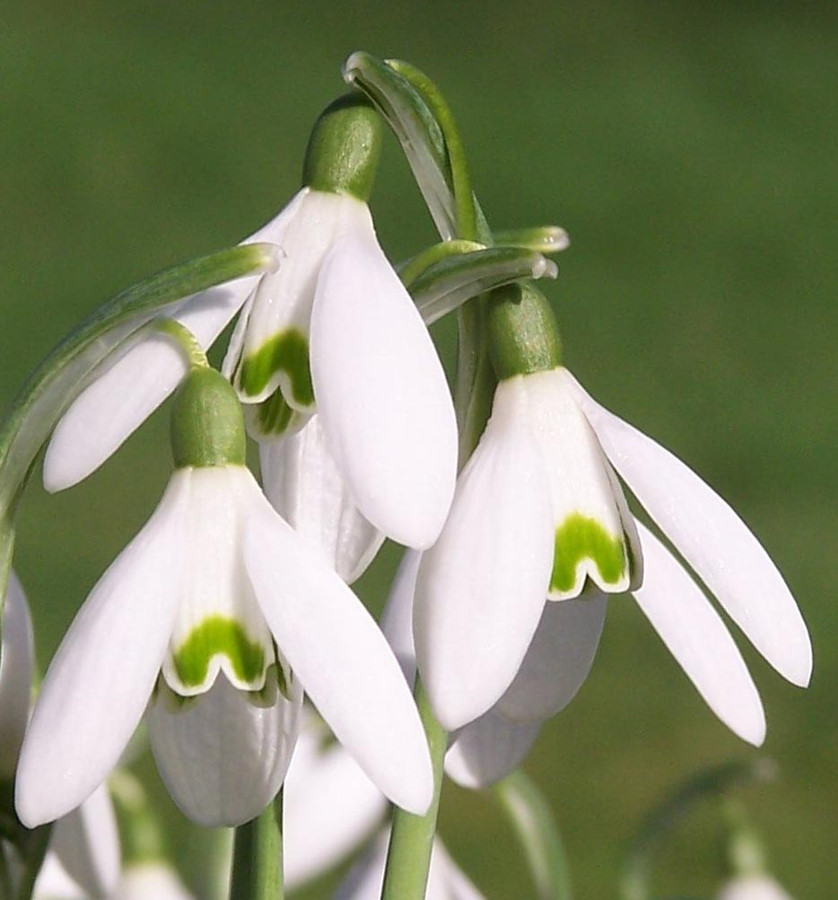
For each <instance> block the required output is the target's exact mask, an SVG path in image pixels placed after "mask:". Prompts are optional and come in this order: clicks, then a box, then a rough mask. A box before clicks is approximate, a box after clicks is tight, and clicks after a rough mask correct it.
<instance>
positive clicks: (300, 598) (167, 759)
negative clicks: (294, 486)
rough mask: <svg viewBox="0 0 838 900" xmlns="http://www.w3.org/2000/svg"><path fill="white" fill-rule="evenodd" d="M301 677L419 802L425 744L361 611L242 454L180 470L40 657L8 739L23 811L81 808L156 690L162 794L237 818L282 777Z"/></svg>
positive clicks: (217, 818)
mask: <svg viewBox="0 0 838 900" xmlns="http://www.w3.org/2000/svg"><path fill="white" fill-rule="evenodd" d="M303 687H304V688H305V690H306V692H308V693H309V695H310V696H311V698H312V700H313V702H314V703H315V704H316V705H317V707H318V709H319V710H320V712H321V714H322V715H323V717H324V718H325V719H326V720H327V721H328V723H329V724H330V726H331V728H332V729H333V731H334V732H335V734H336V735H337V736H338V738H339V739H340V740H341V741H342V743H343V744H344V746H345V747H347V749H348V750H349V751H350V752H351V753H352V754H353V755H354V756H355V757H356V759H357V760H358V762H359V764H360V765H361V766H362V768H364V770H365V771H366V772H367V773H368V774H369V775H370V777H371V778H372V780H373V781H374V782H375V783H376V784H377V785H378V787H379V788H380V789H381V790H382V791H383V792H384V793H385V794H386V795H387V796H388V797H390V798H391V799H392V800H393V801H394V802H396V803H398V804H399V805H401V806H404V807H405V808H407V809H409V810H411V811H413V812H418V813H423V812H424V811H425V809H426V808H427V805H428V803H429V801H430V797H431V793H432V774H431V766H430V758H429V754H428V749H427V743H426V741H425V737H424V733H423V731H422V727H421V724H420V722H419V717H418V714H417V712H416V709H415V706H414V705H413V701H412V698H411V696H410V692H409V690H408V687H407V685H406V683H405V681H404V678H403V676H402V674H401V672H400V671H399V669H398V665H397V663H396V661H395V659H394V658H393V655H392V653H391V652H390V650H389V648H388V646H387V644H386V641H385V639H384V637H383V636H382V635H381V633H380V631H379V630H378V628H377V627H376V625H375V622H374V621H373V619H372V618H371V617H370V616H369V614H368V613H367V612H366V610H365V609H364V608H363V606H362V605H361V604H360V602H359V601H358V600H357V598H356V597H355V595H354V594H352V592H351V591H350V589H349V588H348V587H346V585H345V584H344V583H343V582H342V581H341V579H340V578H339V577H338V576H337V575H336V574H335V572H334V571H333V570H332V569H331V568H329V567H328V566H327V565H326V564H325V563H324V562H323V561H322V559H321V557H320V555H319V554H318V553H317V552H315V551H313V550H312V549H310V548H309V547H308V546H307V545H306V543H305V542H304V541H303V540H302V539H301V538H300V537H299V536H298V535H297V534H296V533H295V532H294V531H293V529H292V528H291V527H290V526H289V525H287V523H285V522H284V521H283V520H282V519H281V518H280V517H279V516H278V515H277V513H276V512H275V511H274V510H273V508H272V507H271V506H270V504H269V503H268V501H267V500H266V499H265V497H264V495H263V494H262V492H261V491H260V490H259V488H258V486H257V484H256V482H255V480H254V479H253V477H252V476H251V475H250V473H249V471H248V470H247V469H246V468H244V467H243V466H237V465H232V464H231V465H218V466H207V467H198V468H192V467H189V466H187V467H184V468H180V469H178V470H176V472H175V474H174V475H173V476H172V478H171V481H170V483H169V486H168V488H167V490H166V493H165V494H164V496H163V498H162V500H161V501H160V504H159V505H158V507H157V510H156V511H155V513H154V514H153V515H152V517H151V519H150V520H149V522H148V523H147V524H146V526H145V527H144V528H143V529H142V531H141V532H140V533H139V534H138V535H137V537H136V538H135V539H134V540H133V541H132V542H131V543H130V544H129V545H128V547H127V548H126V549H125V550H124V551H123V552H122V554H120V556H119V557H118V558H117V559H116V561H115V562H114V563H113V564H112V565H111V567H110V568H109V569H108V571H107V572H106V573H105V575H104V576H103V577H102V578H101V580H100V581H99V583H98V584H97V585H96V587H95V588H94V589H93V591H92V593H91V595H90V596H89V597H88V599H87V601H86V602H85V604H84V606H83V607H82V609H81V610H80V612H79V614H78V615H77V617H76V619H75V621H74V623H73V625H72V626H71V628H70V630H69V631H68V633H67V635H66V636H65V638H64V640H63V641H62V644H61V646H60V647H59V649H58V651H57V653H56V655H55V658H54V659H53V662H52V664H51V666H50V669H49V671H48V673H47V676H46V678H45V681H44V686H43V690H42V692H41V696H40V699H39V701H38V703H37V705H36V708H35V711H34V714H33V717H32V721H31V723H30V726H29V729H28V731H27V734H26V738H25V741H24V745H23V749H22V751H21V758H20V765H19V769H18V781H17V798H16V802H17V809H18V813H19V815H20V818H21V820H22V821H24V823H26V824H27V825H29V826H30V827H31V826H34V825H36V824H39V823H41V822H45V821H49V820H51V819H55V818H58V817H59V816H61V815H62V814H63V813H65V812H66V811H67V810H69V809H71V808H73V807H74V806H77V805H78V804H79V803H80V802H81V801H82V800H83V799H84V798H85V797H86V796H87V795H89V794H90V793H91V791H93V790H94V789H95V787H96V786H97V785H98V784H100V783H101V782H102V780H103V779H104V778H105V777H106V775H107V774H108V772H109V771H110V770H111V769H112V768H113V766H114V765H115V764H116V762H117V760H118V758H119V755H120V753H121V752H122V750H123V748H124V747H125V745H126V743H127V741H128V739H129V738H130V736H131V734H132V732H133V731H134V729H135V727H136V725H137V723H138V722H139V720H140V718H141V717H142V715H143V711H144V709H145V706H146V704H147V702H148V701H149V698H153V702H152V712H151V721H150V727H151V739H152V747H153V749H154V751H155V755H156V758H157V762H158V766H159V767H160V769H161V773H162V775H163V777H164V779H165V780H166V782H167V784H168V786H169V788H170V789H171V791H172V793H173V796H174V797H175V800H176V801H177V802H178V803H179V804H180V806H181V807H182V808H183V809H184V811H185V812H186V814H187V815H189V816H191V817H192V818H194V819H196V820H197V821H199V822H201V823H204V824H229V825H234V824H238V823H241V822H243V821H246V820H247V819H250V818H252V817H254V816H255V815H257V814H258V813H259V812H260V811H261V810H262V808H263V807H264V806H265V805H266V804H267V803H268V802H269V801H270V800H271V799H272V797H273V796H274V794H275V793H276V791H277V789H278V787H279V785H280V783H281V781H282V778H283V776H284V774H285V770H286V768H287V764H288V756H289V754H290V751H291V749H292V747H293V740H294V737H295V733H296V727H297V715H298V711H299V706H300V702H301V697H302V688H303ZM155 688H156V690H155ZM179 706H180V707H182V708H181V709H180V710H178V709H177V707H179Z"/></svg>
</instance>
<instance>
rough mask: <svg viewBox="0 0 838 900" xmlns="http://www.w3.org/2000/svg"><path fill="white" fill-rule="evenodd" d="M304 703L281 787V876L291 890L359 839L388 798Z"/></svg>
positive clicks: (339, 859)
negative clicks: (283, 784) (296, 737)
mask: <svg viewBox="0 0 838 900" xmlns="http://www.w3.org/2000/svg"><path fill="white" fill-rule="evenodd" d="M328 737H329V736H328V734H327V732H326V729H325V728H324V726H323V724H322V723H321V722H320V721H318V720H317V718H316V716H315V715H314V714H313V713H311V712H310V711H309V710H308V709H307V708H306V707H304V708H303V719H302V727H301V729H300V737H299V740H298V741H297V747H296V749H295V750H294V757H293V759H292V761H291V766H290V767H289V769H288V774H287V776H286V778H285V786H284V788H283V801H282V802H283V810H284V816H285V828H284V830H283V835H282V844H283V866H284V880H285V887H286V889H287V890H294V889H295V888H297V887H299V886H300V885H302V884H304V883H305V882H307V881H309V880H310V879H312V878H315V877H317V876H318V875H321V874H322V873H323V872H326V871H327V870H329V869H331V868H333V867H334V866H336V865H338V864H339V863H340V862H342V861H343V860H344V859H345V858H346V857H347V856H349V854H350V853H352V852H353V851H354V850H356V849H357V848H358V847H360V846H361V844H363V843H364V842H365V841H366V840H367V838H369V836H370V835H371V834H372V832H373V831H374V830H375V828H376V826H377V825H379V824H380V823H381V821H382V819H383V818H384V814H385V812H386V810H387V802H386V801H385V799H384V796H383V795H382V793H381V792H380V791H379V790H378V788H377V787H376V786H375V785H374V784H373V783H372V782H371V781H370V780H369V778H368V777H367V776H366V775H365V774H364V772H363V771H362V769H361V768H360V767H359V766H358V764H357V763H356V762H355V760H354V759H352V757H351V756H350V755H349V754H348V753H347V752H346V751H345V750H344V749H343V747H341V746H340V744H335V743H330V742H329V741H328Z"/></svg>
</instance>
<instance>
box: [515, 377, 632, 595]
mask: <svg viewBox="0 0 838 900" xmlns="http://www.w3.org/2000/svg"><path fill="white" fill-rule="evenodd" d="M564 374H565V370H564V369H563V368H556V369H550V370H548V371H544V372H534V373H533V374H531V375H526V376H518V378H517V379H509V382H510V383H511V382H512V381H520V382H521V385H522V389H523V391H524V392H525V394H526V397H527V405H528V409H529V417H530V421H531V423H532V429H533V433H534V434H535V436H536V441H537V443H538V446H539V448H540V450H541V453H542V456H543V462H544V471H545V472H546V473H547V487H548V489H549V492H550V500H551V503H552V507H553V522H554V527H555V529H556V544H555V557H554V560H553V575H552V578H551V583H550V598H551V599H553V600H566V599H571V598H573V597H578V596H579V594H580V593H581V592H582V591H583V589H584V588H585V585H586V582H587V581H588V579H590V581H592V582H593V583H594V584H596V586H597V587H599V588H600V589H601V590H603V591H608V592H609V593H617V594H620V593H624V592H625V591H626V590H628V588H629V584H630V583H631V566H630V557H629V553H628V548H627V547H626V540H625V536H624V525H623V519H624V515H623V513H624V512H627V510H626V506H625V500H624V499H623V497H622V489H621V488H620V486H619V484H618V482H617V479H616V478H615V477H614V474H613V472H611V467H610V466H609V464H608V461H607V460H606V458H605V455H604V453H603V452H602V448H601V447H600V445H599V441H598V440H597V437H596V435H595V434H594V431H593V429H592V428H591V426H590V425H589V424H588V420H587V419H586V418H585V416H584V414H583V412H582V411H581V410H580V408H579V406H578V404H577V402H576V399H575V397H574V395H573V393H572V392H571V391H570V390H568V387H567V384H566V381H565V378H564ZM505 388H506V385H505V384H502V385H501V386H500V388H499V390H503V389H505ZM628 519H629V525H630V528H631V529H632V531H633V528H634V526H633V525H632V524H631V519H630V517H628Z"/></svg>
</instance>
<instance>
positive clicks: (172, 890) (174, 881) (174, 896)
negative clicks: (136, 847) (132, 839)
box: [109, 862, 194, 900]
mask: <svg viewBox="0 0 838 900" xmlns="http://www.w3.org/2000/svg"><path fill="white" fill-rule="evenodd" d="M151 898H153V900H194V898H193V896H192V894H190V893H189V891H187V890H186V888H185V887H184V886H183V883H182V882H181V880H180V878H178V875H177V872H175V870H174V869H172V868H171V866H169V865H168V864H167V863H164V862H146V863H134V864H132V865H130V866H128V867H127V868H126V870H125V872H124V873H123V876H122V879H121V880H120V882H119V886H118V887H117V889H116V890H115V891H114V893H113V894H111V895H110V897H109V900H151Z"/></svg>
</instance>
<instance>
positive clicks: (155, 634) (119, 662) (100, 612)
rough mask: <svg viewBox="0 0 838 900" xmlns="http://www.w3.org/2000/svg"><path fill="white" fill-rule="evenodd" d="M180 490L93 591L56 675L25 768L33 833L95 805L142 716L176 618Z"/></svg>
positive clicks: (21, 790) (23, 791)
mask: <svg viewBox="0 0 838 900" xmlns="http://www.w3.org/2000/svg"><path fill="white" fill-rule="evenodd" d="M178 485H179V483H178V482H172V483H171V484H170V486H169V488H168V490H167V492H166V494H165V495H164V497H163V499H162V500H161V502H160V505H159V506H158V508H157V510H156V512H155V513H154V515H153V516H152V518H151V519H150V520H149V522H148V523H147V525H146V526H145V528H143V530H142V531H141V532H140V533H139V534H138V535H137V537H135V538H134V540H133V541H132V542H131V543H130V544H129V545H128V546H127V547H126V548H125V550H123V552H122V553H121V554H120V555H119V557H117V559H116V560H115V561H114V563H113V564H112V565H111V566H110V568H109V569H108V570H107V572H105V574H104V575H103V576H102V578H101V579H100V581H99V582H98V584H97V585H96V587H94V588H93V591H92V592H91V594H90V596H89V597H88V598H87V600H86V601H85V603H84V605H83V606H82V608H81V610H80V611H79V613H78V615H77V616H76V619H75V621H74V622H73V624H72V625H71V627H70V630H69V631H68V632H67V634H66V635H65V637H64V640H63V641H62V642H61V646H60V647H59V648H58V651H57V652H56V654H55V657H54V658H53V661H52V664H51V665H50V667H49V671H48V672H47V675H46V678H45V680H44V686H43V689H42V691H41V696H40V698H39V700H38V703H37V705H36V706H35V712H34V713H33V715H32V720H31V722H30V723H29V728H28V730H27V732H26V738H25V740H24V743H23V748H22V750H21V755H20V764H19V766H18V775H17V795H16V805H17V811H18V815H19V816H20V819H21V821H22V822H23V823H24V824H25V825H26V826H27V827H29V828H34V827H35V826H36V825H40V824H42V823H43V822H49V821H51V820H53V819H58V818H60V817H61V816H62V815H64V814H65V813H67V812H69V811H70V810H71V809H74V808H75V807H76V806H78V805H79V804H80V803H81V802H82V801H83V800H84V799H85V798H86V797H88V796H89V795H90V794H91V793H92V792H93V791H94V790H95V788H96V787H97V786H98V785H99V784H101V783H102V781H103V780H104V778H105V777H106V776H107V774H108V772H110V770H111V769H112V768H113V767H114V766H115V765H116V763H117V760H118V759H119V755H120V754H121V753H122V751H123V749H124V748H125V745H126V744H127V743H128V739H129V738H130V737H131V734H132V732H133V731H134V729H135V728H136V726H137V723H138V722H139V720H140V718H141V717H142V714H143V710H144V709H145V705H146V701H147V700H148V698H149V696H150V695H151V691H152V688H153V687H154V682H155V680H156V678H157V673H158V671H159V669H160V663H161V661H162V659H163V654H164V652H165V650H166V644H167V642H168V640H169V635H170V633H171V630H172V623H173V621H174V617H175V613H176V611H177V603H178V597H177V593H176V589H177V580H176V579H175V578H173V577H172V573H173V572H176V571H177V566H178V546H177V536H178V532H179V529H178V524H179V521H178V520H179V517H180V512H181V510H180V507H179V496H178Z"/></svg>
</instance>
